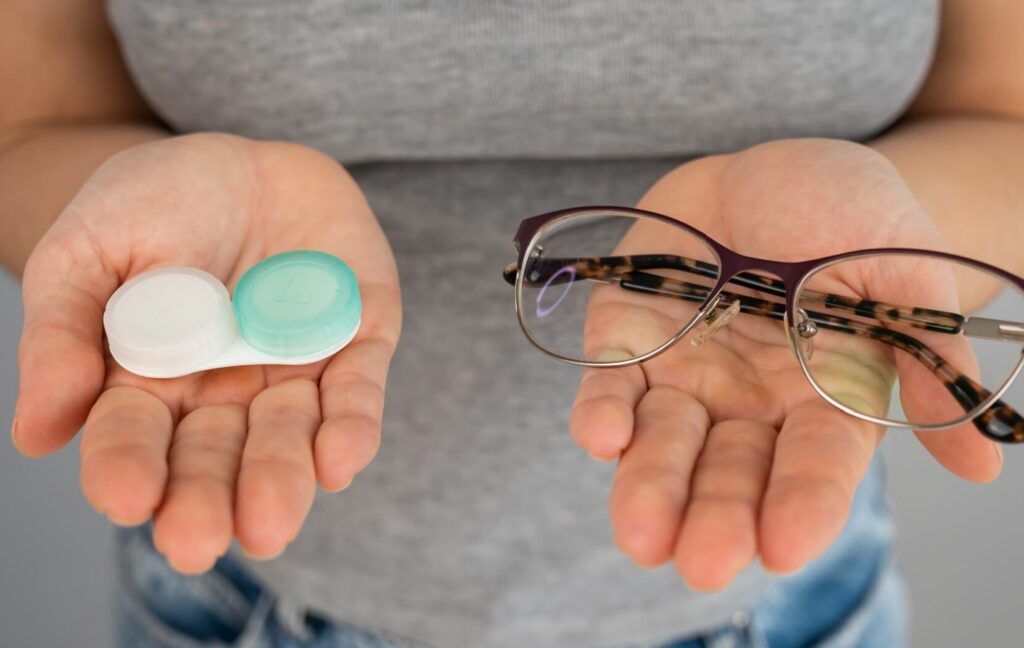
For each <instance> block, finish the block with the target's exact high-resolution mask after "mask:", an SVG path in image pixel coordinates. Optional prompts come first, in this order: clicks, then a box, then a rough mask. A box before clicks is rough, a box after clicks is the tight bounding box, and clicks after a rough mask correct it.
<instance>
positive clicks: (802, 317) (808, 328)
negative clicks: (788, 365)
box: [796, 308, 818, 362]
mask: <svg viewBox="0 0 1024 648" xmlns="http://www.w3.org/2000/svg"><path fill="white" fill-rule="evenodd" d="M817 334H818V325H817V324H815V323H814V322H812V321H811V318H810V317H808V316H807V311H805V310H804V309H802V308H798V309H797V310H796V336H797V343H798V344H799V345H800V353H801V355H803V357H804V359H805V360H807V361H808V362H810V360H811V358H812V357H813V356H814V336H815V335H817Z"/></svg>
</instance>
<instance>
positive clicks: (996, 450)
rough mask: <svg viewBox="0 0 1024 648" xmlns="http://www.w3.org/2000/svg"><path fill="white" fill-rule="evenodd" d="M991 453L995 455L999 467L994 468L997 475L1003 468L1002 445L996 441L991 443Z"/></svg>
mask: <svg viewBox="0 0 1024 648" xmlns="http://www.w3.org/2000/svg"><path fill="white" fill-rule="evenodd" d="M992 453H993V454H994V455H995V456H996V462H997V463H998V464H999V468H998V469H997V470H996V474H997V475H998V474H999V472H1000V471H1001V470H1002V469H1003V461H1004V456H1003V448H1002V446H1001V445H999V444H998V443H993V444H992Z"/></svg>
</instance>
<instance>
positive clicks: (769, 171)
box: [570, 140, 1002, 589]
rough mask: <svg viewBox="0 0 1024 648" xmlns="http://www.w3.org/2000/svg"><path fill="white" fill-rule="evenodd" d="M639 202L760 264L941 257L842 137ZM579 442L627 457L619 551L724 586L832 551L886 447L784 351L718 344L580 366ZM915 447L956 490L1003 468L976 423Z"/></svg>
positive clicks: (739, 162)
mask: <svg viewBox="0 0 1024 648" xmlns="http://www.w3.org/2000/svg"><path fill="white" fill-rule="evenodd" d="M639 207H641V208H644V209H648V210H651V211H655V212H660V213H663V214H666V215H669V216H672V217H674V218H678V219H679V220H682V221H684V222H687V223H689V224H691V225H693V226H695V227H697V228H698V229H700V230H702V231H704V232H706V233H707V234H708V235H710V236H711V237H713V238H715V239H716V240H718V241H719V242H721V243H723V244H724V245H726V246H728V247H730V248H731V249H734V250H736V251H737V252H740V253H741V254H746V255H749V256H754V257H762V258H772V259H778V260H785V261H797V260H803V259H810V258H816V257H821V256H825V255H828V254H833V253H838V252H845V251H851V250H856V249H863V248H870V247H892V246H904V247H919V248H930V249H943V248H946V247H948V245H947V244H946V243H945V242H944V241H943V238H942V236H941V234H940V233H939V231H938V229H937V228H936V227H935V225H934V224H933V223H932V222H931V220H930V219H929V218H928V216H927V215H926V214H925V213H924V210H923V209H922V208H921V206H920V205H919V204H918V202H917V201H916V200H915V198H914V196H913V195H912V194H911V192H910V190H909V189H908V188H907V186H906V185H905V183H904V182H903V180H902V178H901V177H900V175H899V174H898V173H897V171H896V169H895V168H894V167H893V166H892V165H891V164H890V163H889V162H888V161H887V160H886V159H885V158H884V157H882V156H881V155H880V154H878V153H877V152H875V151H873V150H871V149H869V148H867V147H865V146H861V145H858V144H851V143H849V142H840V141H833V140H786V141H779V142H772V143H769V144H764V145H761V146H757V147H754V148H752V149H749V150H746V151H742V152H740V153H736V154H732V155H724V156H716V157H710V158H704V159H701V160H697V161H694V162H691V163H688V164H685V165H683V166H681V167H679V168H677V169H676V170H674V171H672V172H671V173H669V174H668V175H666V176H665V177H664V178H662V179H661V180H660V181H659V182H658V183H657V184H656V185H655V186H654V187H653V188H652V189H651V190H650V191H649V192H648V193H647V195H646V196H645V197H644V198H643V200H641V202H640V204H639ZM949 289H950V290H952V288H951V287H949ZM730 326H734V324H730ZM734 333H735V332H734ZM691 335H693V334H692V333H691ZM744 341H745V342H744ZM740 345H742V349H740ZM570 430H571V432H572V434H573V437H574V438H575V439H576V440H577V441H578V442H579V443H580V444H581V445H582V446H583V447H584V448H585V449H586V450H588V451H589V452H590V453H591V454H592V455H594V456H595V457H596V458H599V459H605V460H611V459H614V458H616V457H619V458H620V459H619V464H618V468H617V470H616V475H615V479H614V482H613V485H612V494H611V503H610V508H611V518H612V526H613V528H614V532H615V538H616V541H617V543H618V544H619V546H620V547H621V548H622V550H623V551H624V552H625V553H626V554H627V555H629V556H630V557H631V558H632V559H633V560H634V561H635V562H637V563H639V564H641V565H646V566H654V565H658V564H661V563H664V562H666V561H668V560H670V559H674V561H675V564H676V567H677V568H678V570H679V571H680V573H681V574H682V575H683V576H684V577H685V578H686V580H687V581H688V582H689V584H690V585H691V586H692V587H694V588H696V589H718V588H721V587H724V586H725V585H727V584H728V583H729V582H731V581H732V579H733V578H734V577H735V576H736V574H737V573H738V572H739V571H740V570H742V569H744V568H745V567H746V566H747V565H749V564H750V563H751V561H753V560H754V558H755V557H756V556H757V555H758V554H760V557H761V561H762V564H763V565H764V566H765V568H766V569H768V570H771V571H775V572H781V573H785V572H791V571H794V570H796V569H798V568H800V567H801V566H802V565H804V564H805V563H807V562H808V561H810V560H812V559H814V558H815V557H817V556H819V555H820V554H821V553H822V552H824V551H825V549H826V548H827V547H828V546H829V544H831V542H832V541H833V540H834V539H835V538H836V536H837V535H838V534H839V532H840V530H841V529H842V527H843V525H844V523H845V521H846V519H847V517H848V515H849V511H850V506H851V503H852V499H853V495H854V491H855V489H856V487H857V485H858V484H859V482H860V480H861V479H862V477H863V476H864V474H865V472H866V470H867V467H868V465H869V463H870V460H871V458H872V456H873V454H874V452H875V449H876V447H877V445H878V443H879V441H880V440H881V438H882V436H883V434H884V429H883V428H882V427H881V426H878V425H873V424H871V423H867V422H865V421H862V420H859V419H856V418H854V417H852V416H849V415H847V414H845V413H843V412H842V411H840V410H838V409H837V408H835V407H833V406H832V405H830V404H829V403H827V402H826V401H824V400H823V399H822V398H821V397H820V396H819V395H818V394H817V393H816V392H814V390H813V389H812V388H811V386H810V385H809V384H808V382H807V380H806V378H805V377H804V375H803V373H802V372H801V370H800V367H799V365H798V363H797V360H796V358H794V357H793V355H792V352H791V351H790V350H789V349H788V347H783V346H781V345H773V344H764V343H761V344H751V340H746V339H745V338H744V336H742V335H735V334H727V335H723V334H722V332H720V333H719V334H717V335H716V336H715V337H714V338H713V339H712V340H711V341H709V342H708V343H706V344H704V345H703V346H701V347H699V348H694V347H692V346H690V345H689V344H686V343H685V341H684V342H682V343H677V344H676V345H674V346H673V347H672V348H670V349H668V350H667V351H666V352H665V353H663V354H662V355H660V356H658V357H656V358H654V359H652V360H650V361H648V362H646V363H643V364H642V365H633V366H629V367H623V368H616V369H605V368H601V369H588V370H586V371H585V373H584V377H583V382H582V384H581V387H580V389H579V393H578V394H577V398H576V404H575V406H574V408H573V413H572V417H571V420H570ZM918 438H919V439H920V440H921V442H922V443H923V444H924V445H925V447H926V448H927V449H928V450H929V451H930V452H931V453H932V455H934V457H935V458H936V459H937V460H938V461H939V462H940V463H941V464H942V465H944V466H945V467H946V468H947V469H949V470H950V471H951V472H953V473H955V474H957V475H960V476H961V477H964V478H966V479H970V480H973V481H988V480H991V479H993V478H995V476H996V475H997V474H998V473H999V470H1000V467H1001V465H1002V455H1001V453H1000V451H999V449H998V447H997V446H996V445H995V444H993V443H992V442H991V441H988V440H987V439H985V438H984V437H982V436H981V435H980V434H979V433H978V432H977V431H976V430H975V429H974V428H973V427H971V426H970V425H961V426H959V427H956V428H953V429H950V430H945V431H941V432H930V433H921V434H919V435H918Z"/></svg>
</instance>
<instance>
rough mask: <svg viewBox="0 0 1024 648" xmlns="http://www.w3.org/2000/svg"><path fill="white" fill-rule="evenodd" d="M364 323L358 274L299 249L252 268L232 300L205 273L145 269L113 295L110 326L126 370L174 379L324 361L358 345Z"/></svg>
mask: <svg viewBox="0 0 1024 648" xmlns="http://www.w3.org/2000/svg"><path fill="white" fill-rule="evenodd" d="M361 316H362V301H361V300H360V297H359V286H358V284H357V282H356V277H355V274H354V273H353V272H352V269H351V268H349V267H348V265H346V264H345V262H343V261H342V260H341V259H339V258H337V257H335V256H332V255H330V254H325V253H323V252H314V251H309V250H299V251H294V252H285V253H283V254H278V255H275V256H272V257H269V258H267V259H264V260H263V261H260V262H259V263H257V264H256V265H254V266H253V267H252V268H250V269H249V270H248V271H247V272H246V273H245V274H244V275H242V278H241V279H240V280H239V282H238V285H237V286H236V287H235V294H234V299H233V300H232V298H231V297H230V296H229V295H228V290H227V288H226V287H225V286H224V284H222V283H221V282H220V280H218V279H217V278H216V277H214V276H213V275H211V274H209V273H207V272H204V271H202V270H197V269H195V268H179V267H169V268H159V269H156V270H151V271H149V272H145V273H143V274H141V275H139V276H137V277H133V278H132V279H131V280H130V281H128V282H126V283H125V284H124V285H123V286H121V287H120V288H118V289H117V291H116V292H115V293H114V294H113V295H112V296H111V297H110V300H109V301H108V302H107V307H106V310H105V312H104V313H103V327H104V330H105V331H106V334H107V342H108V345H109V347H110V354H111V355H112V356H113V357H114V360H115V361H116V362H117V363H118V364H119V365H121V366H122V367H124V368H125V369H127V370H128V371H130V372H132V373H133V374H137V375H139V376H144V377H147V378H175V377H178V376H184V375H187V374H190V373H195V372H197V371H204V370H207V369H216V368H220V367H236V366H242V365H256V364H269V365H275V364H276V365H300V364H308V363H311V362H316V361H317V360H322V359H324V358H327V357H329V356H331V355H333V354H334V353H337V352H338V351H339V350H340V349H342V348H343V347H344V346H345V345H347V344H348V343H349V342H351V341H352V338H353V337H355V334H356V332H357V331H358V330H359V323H360V320H361Z"/></svg>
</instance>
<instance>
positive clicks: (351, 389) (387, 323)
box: [314, 285, 402, 492]
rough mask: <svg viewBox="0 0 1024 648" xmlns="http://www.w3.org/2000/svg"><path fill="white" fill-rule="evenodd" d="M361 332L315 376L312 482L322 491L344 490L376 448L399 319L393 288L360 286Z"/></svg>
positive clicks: (369, 459) (399, 307) (396, 298)
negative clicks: (318, 419)
mask: <svg viewBox="0 0 1024 648" xmlns="http://www.w3.org/2000/svg"><path fill="white" fill-rule="evenodd" d="M360 292H361V294H362V295H363V304H364V307H365V310H364V315H363V323H362V326H361V329H360V335H358V336H357V337H356V340H355V341H354V342H353V343H352V344H350V345H349V346H347V347H345V348H344V349H342V351H341V352H340V353H339V354H338V355H336V356H335V357H334V358H332V359H331V361H330V363H329V364H328V365H327V368H326V369H325V370H324V373H323V376H322V377H321V378H320V405H321V409H322V411H323V419H324V420H323V423H322V424H321V426H320V430H319V431H318V432H317V435H316V441H315V443H314V458H315V462H316V475H317V480H318V481H319V482H320V484H321V485H322V486H323V487H324V489H325V490H327V491H331V492H334V491H339V490H341V489H343V488H346V487H347V486H348V485H349V484H350V483H351V482H352V479H353V478H354V477H355V475H356V474H357V473H358V472H359V471H361V470H363V468H365V467H366V466H367V464H369V463H370V461H371V460H372V459H373V457H374V456H375V455H376V454H377V450H378V448H379V447H380V433H381V418H382V416H383V413H384V392H385V385H386V383H387V376H388V367H389V366H390V364H391V357H392V356H393V355H394V352H395V345H396V343H397V341H398V331H399V328H400V322H401V318H402V313H401V310H402V309H401V303H400V301H399V297H398V293H397V291H396V290H395V288H394V287H392V286H384V285H361V286H360Z"/></svg>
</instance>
